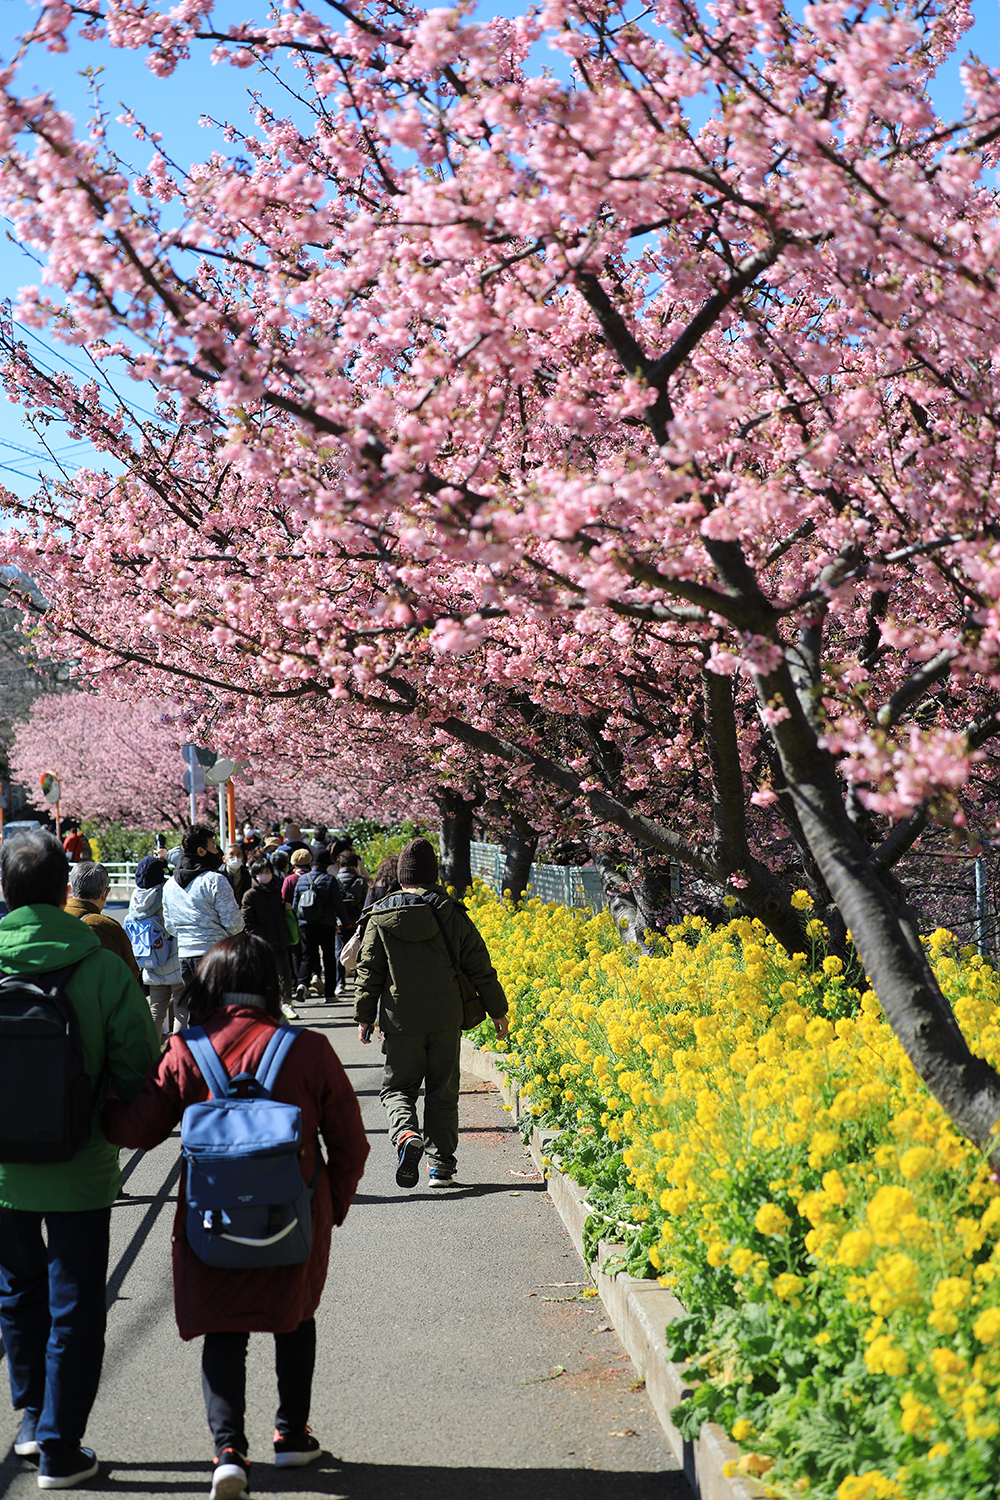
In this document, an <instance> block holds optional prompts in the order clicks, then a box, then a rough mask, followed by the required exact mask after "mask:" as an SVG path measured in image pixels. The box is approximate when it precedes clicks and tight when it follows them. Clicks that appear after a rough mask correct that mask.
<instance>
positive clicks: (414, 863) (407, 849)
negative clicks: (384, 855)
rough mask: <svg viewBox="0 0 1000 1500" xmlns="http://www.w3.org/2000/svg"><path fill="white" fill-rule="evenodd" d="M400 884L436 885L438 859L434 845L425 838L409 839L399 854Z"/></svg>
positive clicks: (398, 872)
mask: <svg viewBox="0 0 1000 1500" xmlns="http://www.w3.org/2000/svg"><path fill="white" fill-rule="evenodd" d="M397 875H398V878H399V883H400V885H437V878H438V861H437V855H436V854H435V853H434V845H433V844H431V843H428V841H427V839H411V840H410V842H409V843H408V844H406V845H405V846H404V847H403V848H402V849H401V850H400V854H399V865H398V868H397Z"/></svg>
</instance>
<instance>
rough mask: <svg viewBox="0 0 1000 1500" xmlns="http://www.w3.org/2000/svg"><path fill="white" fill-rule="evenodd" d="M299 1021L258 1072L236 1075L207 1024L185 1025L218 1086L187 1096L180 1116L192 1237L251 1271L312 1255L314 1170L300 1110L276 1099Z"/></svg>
mask: <svg viewBox="0 0 1000 1500" xmlns="http://www.w3.org/2000/svg"><path fill="white" fill-rule="evenodd" d="M301 1030H302V1028H301V1027H293V1026H279V1027H278V1029H277V1031H275V1033H274V1035H273V1036H272V1038H271V1040H270V1041H269V1042H268V1044H267V1050H266V1051H265V1053H264V1056H263V1057H262V1058H261V1060H260V1065H259V1067H258V1068H257V1072H256V1074H251V1073H240V1074H239V1075H238V1076H237V1077H236V1078H233V1079H230V1077H229V1075H228V1074H227V1072H226V1070H225V1069H224V1068H223V1066H222V1063H221V1062H220V1061H219V1055H218V1053H217V1052H216V1050H215V1048H214V1047H213V1046H212V1043H211V1041H210V1040H209V1038H208V1037H207V1036H206V1034H205V1030H204V1027H201V1026H192V1027H191V1028H190V1029H189V1030H188V1031H185V1032H182V1036H183V1037H184V1040H185V1042H186V1043H187V1045H188V1047H189V1048H190V1049H191V1054H192V1056H193V1057H194V1060H195V1062H196V1063H197V1064H198V1067H199V1069H200V1070H201V1074H202V1077H203V1078H204V1079H205V1082H206V1083H207V1084H208V1086H209V1088H210V1089H211V1091H212V1097H211V1098H209V1099H206V1100H205V1101H204V1102H203V1103H201V1104H189V1105H188V1107H187V1109H186V1110H185V1111H184V1118H183V1119H182V1121H181V1150H182V1151H183V1154H184V1158H185V1160H186V1162H187V1201H188V1212H187V1237H188V1243H189V1244H190V1246H191V1248H192V1250H193V1251H194V1253H195V1255H197V1257H198V1259H199V1260H203V1261H204V1262H205V1263H206V1265H209V1266H225V1267H228V1268H230V1269H242V1270H251V1269H254V1268H256V1267H258V1266H295V1265H300V1264H301V1263H302V1262H303V1261H305V1260H308V1259H309V1252H310V1250H311V1248H312V1195H313V1189H314V1188H315V1185H316V1178H315V1177H314V1178H313V1182H312V1185H311V1186H310V1185H308V1184H306V1183H305V1182H304V1181H303V1180H302V1171H301V1169H300V1167H299V1160H300V1155H299V1153H300V1151H301V1148H302V1111H301V1110H300V1109H299V1107H298V1105H297V1104H279V1103H278V1102H277V1100H275V1099H272V1098H270V1091H271V1090H272V1089H273V1088H274V1085H275V1082H276V1080H277V1077H278V1073H279V1071H280V1069H281V1065H282V1063H283V1062H284V1060H285V1058H286V1056H287V1055H288V1051H289V1048H290V1047H291V1046H292V1044H293V1043H294V1041H295V1038H296V1037H297V1036H298V1035H299V1032H300V1031H301ZM241 1090H242V1091H243V1097H240V1092H241ZM320 1165H321V1163H320V1162H317V1164H316V1176H317V1177H318V1176H319V1170H320Z"/></svg>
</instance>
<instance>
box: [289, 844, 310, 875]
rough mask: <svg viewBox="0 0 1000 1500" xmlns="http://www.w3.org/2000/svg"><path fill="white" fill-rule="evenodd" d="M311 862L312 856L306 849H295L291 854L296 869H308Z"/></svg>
mask: <svg viewBox="0 0 1000 1500" xmlns="http://www.w3.org/2000/svg"><path fill="white" fill-rule="evenodd" d="M312 862H313V857H312V855H311V854H310V853H309V850H308V849H296V851H295V853H294V854H293V855H292V864H293V865H294V866H295V868H296V870H308V868H309V866H310V865H311V864H312Z"/></svg>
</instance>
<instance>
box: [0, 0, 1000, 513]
mask: <svg viewBox="0 0 1000 1500" xmlns="http://www.w3.org/2000/svg"><path fill="white" fill-rule="evenodd" d="M164 8H165V9H166V8H168V7H167V5H166V4H165V5H164ZM794 8H796V9H797V8H798V7H797V6H795V7H794ZM526 9H527V3H526V0H501V3H499V4H494V5H493V6H492V7H490V13H492V14H503V15H516V14H519V13H520V12H522V11H524V10H526ZM262 10H263V6H262V5H261V4H260V3H259V0H257V3H254V0H220V3H219V5H218V6H217V8H216V14H215V18H214V19H215V23H216V25H217V26H219V27H220V29H222V28H223V27H224V26H225V25H228V24H229V23H230V22H235V21H239V20H243V19H246V18H247V17H248V16H249V15H253V14H255V13H256V14H260V13H261V12H262ZM486 10H487V7H486V5H485V4H481V5H480V10H479V14H480V15H482V14H484V13H486ZM34 12H35V7H34V6H33V5H32V4H29V3H28V0H5V3H4V4H3V5H2V7H0V59H2V60H4V61H6V60H8V59H9V58H10V57H11V55H12V54H13V52H14V50H15V46H16V38H17V36H18V34H19V33H20V32H22V31H23V30H25V29H26V28H27V26H28V25H30V23H31V17H32V14H33V13H34ZM974 14H975V17H976V22H975V26H974V27H973V30H972V31H971V32H970V33H969V34H968V35H967V36H966V38H965V40H964V43H963V47H962V53H961V55H963V56H964V55H965V53H966V52H968V51H970V50H971V51H974V52H976V53H978V55H979V56H980V57H981V58H982V59H983V60H984V61H986V62H988V63H992V64H996V63H997V61H998V58H1000V9H998V5H997V0H981V3H977V4H974ZM539 61H540V63H544V64H547V65H548V66H550V67H551V68H552V70H553V71H554V72H556V73H557V74H559V73H563V72H564V71H565V69H566V66H567V65H566V61H565V59H564V58H563V57H562V56H561V54H559V53H553V52H550V51H548V50H547V49H546V50H544V51H542V53H541V55H540V58H539ZM83 69H92V70H100V71H99V72H98V73H97V77H98V79H99V81H100V84H101V87H102V92H103V99H104V104H105V107H106V108H107V110H108V111H109V113H110V114H111V115H112V116H114V115H116V114H118V113H120V109H119V106H120V105H121V104H123V103H124V104H126V105H128V106H129V107H130V108H132V109H133V111H134V112H135V114H136V115H137V116H138V117H139V118H140V119H141V120H142V122H143V123H144V124H145V125H147V126H148V127H149V128H150V129H153V130H158V131H161V132H162V134H163V137H164V145H165V147H166V148H167V149H168V151H169V153H170V155H172V156H173V157H174V159H175V160H177V161H178V162H179V163H180V164H181V165H182V166H184V167H186V166H188V165H189V164H190V163H192V162H194V161H199V160H203V159H204V157H205V156H206V155H207V154H208V153H209V152H210V151H211V150H212V149H213V147H214V146H215V145H216V144H217V143H218V144H219V145H220V146H221V145H222V143H221V141H220V140H219V138H218V137H217V136H216V134H215V132H214V131H212V130H206V129H204V128H202V127H201V126H200V125H199V119H200V118H201V116H202V115H203V114H204V113H210V114H212V115H213V116H215V117H216V118H222V119H227V120H229V121H231V122H232V123H234V124H237V125H242V124H244V123H245V122H246V121H247V118H248V115H247V110H248V105H249V100H248V97H247V90H248V87H253V85H254V81H255V75H254V72H253V70H252V69H249V70H246V71H240V70H238V69H235V68H231V67H228V66H225V65H223V66H219V67H213V66H212V65H211V63H210V62H209V60H208V48H207V47H206V48H205V50H204V52H203V53H200V54H198V55H196V56H195V57H194V58H193V59H192V60H191V61H190V62H189V63H186V64H183V65H182V66H181V67H179V68H178V69H177V71H176V72H175V73H174V75H173V76H172V77H170V78H166V79H160V78H156V77H154V76H153V75H152V74H151V73H150V72H149V70H148V69H147V68H146V66H145V64H144V62H143V60H142V56H141V54H137V53H134V52H128V51H122V50H117V51H116V50H113V49H112V48H110V47H109V46H107V45H106V44H104V43H96V44H94V43H90V44H86V43H77V44H75V45H71V47H70V50H69V52H67V53H63V54H59V53H48V52H42V51H37V50H36V51H34V52H33V54H32V56H31V59H30V61H29V62H28V63H27V65H26V66H25V67H24V68H23V69H22V72H21V75H20V86H21V88H22V90H23V91H24V92H29V91H30V92H32V93H33V92H35V91H36V90H38V91H41V90H51V91H52V92H53V94H54V95H55V98H56V99H57V101H58V102H59V104H60V105H61V106H62V107H63V108H65V109H67V110H68V111H69V112H70V113H71V114H72V115H73V116H74V117H75V118H76V119H77V120H80V119H82V118H85V117H86V115H87V114H88V112H89V97H90V89H91V82H90V80H88V79H87V78H86V77H84V76H82V73H81V70H83ZM958 69H959V58H957V57H956V58H953V59H951V60H950V61H949V63H948V64H947V66H946V67H945V68H943V69H942V70H941V72H940V74H939V76H938V79H937V81H936V86H935V89H934V95H935V102H936V104H937V107H938V110H939V112H940V113H941V114H942V115H943V116H944V117H945V118H955V117H956V116H957V115H959V114H960V113H961V109H962V91H961V85H960V81H959V74H958ZM265 83H266V80H265ZM213 137H214V139H213ZM114 144H115V147H116V149H117V150H118V151H119V152H120V153H121V155H122V156H123V157H125V158H126V159H127V160H130V161H131V163H132V165H134V166H135V167H136V168H139V169H141V168H144V167H145V166H146V165H147V164H148V162H149V160H150V157H151V155H152V148H151V146H150V145H149V144H148V143H143V142H138V141H135V140H133V139H132V137H131V133H130V132H129V131H127V130H126V129H124V128H119V129H118V130H117V134H116V136H115V138H114ZM223 149H225V148H224V146H223ZM37 279H38V277H37V268H36V266H35V264H34V262H33V261H32V260H31V259H30V258H29V257H28V256H27V255H26V254H25V253H24V252H23V251H22V250H21V248H20V247H19V246H18V245H16V244H14V243H12V242H11V240H10V238H9V236H5V237H4V238H0V298H7V297H14V296H15V294H16V292H17V290H18V288H19V287H21V286H24V285H26V284H29V283H31V282H34V281H36V280H37ZM25 336H26V337H27V338H28V339H29V342H31V343H32V345H33V348H34V350H35V352H36V353H37V354H38V355H39V356H40V357H41V359H42V360H44V361H45V362H46V363H48V364H50V365H52V366H60V367H63V368H71V369H72V368H75V369H77V370H81V371H82V370H84V369H85V366H86V356H84V355H81V354H80V352H79V351H72V352H65V351H63V350H62V349H61V348H60V347H59V346H58V345H55V346H53V345H52V343H51V342H50V341H49V340H47V339H41V340H40V339H39V337H38V335H35V334H33V333H31V332H30V331H29V332H28V333H27V334H26V335H25ZM124 384H125V388H126V389H128V390H129V392H130V394H131V393H134V395H135V397H137V398H138V399H139V400H140V401H141V400H142V398H141V396H140V393H139V391H138V390H137V389H135V388H134V387H132V386H131V382H128V381H125V383H124ZM47 439H48V442H49V443H50V445H51V447H52V450H53V452H54V453H55V455H56V456H57V457H58V458H59V459H60V461H61V462H63V463H64V464H66V465H67V466H70V467H71V466H73V465H74V464H78V463H85V462H87V461H88V457H89V456H90V450H89V448H88V447H87V445H86V444H82V443H74V442H73V441H72V439H71V438H70V437H69V435H68V433H66V432H65V431H64V430H59V429H56V428H52V429H50V430H49V433H48V435H47ZM39 464H42V465H43V466H44V468H45V470H46V472H49V473H52V472H54V466H53V464H52V462H51V460H49V459H48V458H47V456H46V455H45V453H44V451H43V450H42V449H41V447H40V445H39V440H38V437H37V436H36V434H35V433H34V432H32V431H31V430H30V429H29V428H26V427H25V426H24V424H23V414H22V412H21V411H20V409H19V408H18V407H17V406H15V405H12V404H11V403H10V402H8V401H6V400H4V398H3V396H2V395H0V482H2V483H3V484H5V485H6V486H8V487H9V488H10V489H12V490H14V491H15V492H16V493H18V494H21V495H28V494H30V493H31V492H32V490H33V489H34V487H35V483H36V480H35V478H34V476H35V474H36V473H37V472H38V467H39Z"/></svg>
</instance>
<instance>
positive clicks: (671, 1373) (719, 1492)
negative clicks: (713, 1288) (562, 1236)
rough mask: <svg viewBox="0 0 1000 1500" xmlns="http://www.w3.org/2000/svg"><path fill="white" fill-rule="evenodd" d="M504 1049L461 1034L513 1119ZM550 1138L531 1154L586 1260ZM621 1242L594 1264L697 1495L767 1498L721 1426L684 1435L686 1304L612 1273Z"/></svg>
mask: <svg viewBox="0 0 1000 1500" xmlns="http://www.w3.org/2000/svg"><path fill="white" fill-rule="evenodd" d="M498 1056H499V1054H497V1053H493V1052H481V1051H479V1050H478V1049H477V1048H476V1047H475V1046H474V1045H473V1043H472V1042H470V1041H467V1040H466V1039H465V1038H464V1037H463V1038H462V1071H463V1072H465V1073H471V1074H472V1075H473V1077H475V1078H481V1079H483V1080H484V1081H485V1082H488V1083H493V1084H495V1085H496V1087H497V1088H498V1089H499V1091H500V1093H501V1094H502V1095H503V1098H504V1101H505V1103H507V1104H508V1105H509V1106H510V1111H511V1115H512V1117H513V1119H514V1120H518V1119H519V1118H520V1116H521V1115H522V1114H523V1113H524V1110H523V1108H522V1106H521V1100H520V1097H519V1095H518V1092H517V1089H516V1086H515V1085H513V1084H511V1083H510V1081H509V1080H508V1078H507V1077H506V1075H505V1074H504V1073H503V1072H502V1071H501V1069H500V1068H499V1066H498V1064H497V1057H498ZM551 1139H552V1133H551V1132H549V1133H548V1134H543V1133H542V1132H541V1131H539V1130H538V1129H537V1128H533V1129H532V1132H531V1155H532V1158H533V1160H534V1162H535V1165H536V1166H537V1167H538V1169H539V1171H541V1172H543V1173H544V1174H545V1176H546V1177H547V1180H548V1190H549V1195H550V1196H551V1198H552V1201H553V1203H554V1205H555V1207H556V1209H557V1211H558V1213H559V1216H560V1218H561V1219H562V1221H563V1223H564V1224H565V1226H566V1228H567V1230H568V1231H569V1236H570V1239H571V1240H572V1241H573V1244H574V1245H575V1247H576V1250H577V1253H578V1255H579V1256H580V1259H581V1260H583V1261H584V1264H586V1257H585V1256H584V1253H583V1226H584V1224H585V1223H586V1220H587V1212H588V1209H587V1202H586V1193H585V1191H584V1189H583V1188H581V1187H579V1186H578V1184H577V1183H575V1182H573V1181H572V1179H571V1178H569V1177H567V1176H566V1175H565V1174H564V1173H562V1172H560V1171H559V1170H558V1168H557V1167H555V1166H545V1167H543V1166H542V1157H543V1155H544V1154H545V1151H546V1143H547V1142H548V1141H549V1140H551ZM616 1248H620V1247H616V1246H614V1245H607V1244H605V1243H604V1242H602V1243H601V1253H600V1256H599V1257H598V1259H597V1260H596V1261H594V1263H593V1265H591V1266H589V1267H588V1269H589V1271H590V1274H591V1276H592V1277H593V1279H594V1284H595V1286H596V1287H597V1289H598V1292H599V1293H600V1297H601V1301H602V1302H603V1304H604V1307H605V1310H606V1312H607V1314H608V1318H609V1320H610V1321H611V1323H612V1325H613V1326H614V1329H615V1332H616V1333H617V1335H618V1337H619V1339H620V1340H621V1342H622V1344H623V1345H624V1347H625V1349H626V1350H627V1351H628V1354H629V1357H630V1358H631V1360H632V1363H633V1364H634V1365H635V1367H636V1369H637V1370H638V1372H639V1374H640V1376H641V1377H642V1378H643V1379H644V1380H645V1382H646V1394H647V1395H648V1397H649V1400H650V1404H651V1405H652V1408H653V1411H654V1412H655V1414H656V1418H657V1420H658V1421H659V1423H660V1426H661V1427H662V1428H663V1431H664V1433H665V1434H666V1438H667V1441H668V1443H669V1444H670V1446H671V1448H672V1449H673V1452H674V1456H675V1457H676V1459H677V1462H678V1463H679V1464H680V1465H681V1466H682V1468H683V1470H684V1474H685V1476H686V1478H687V1480H688V1483H689V1484H690V1485H691V1488H692V1489H693V1490H694V1492H695V1495H696V1496H697V1497H698V1500H762V1497H763V1496H765V1495H766V1494H767V1491H766V1490H765V1489H764V1488H763V1487H762V1486H761V1485H758V1484H757V1483H755V1481H754V1480H753V1479H750V1478H745V1477H744V1476H742V1475H734V1476H733V1477H732V1478H727V1477H726V1475H725V1473H724V1469H725V1466H726V1465H727V1464H729V1463H735V1462H736V1461H737V1460H738V1458H739V1456H740V1450H739V1448H737V1446H736V1444H735V1443H733V1442H732V1441H731V1440H730V1438H728V1437H727V1436H726V1434H725V1432H724V1431H723V1429H722V1428H721V1427H719V1426H717V1425H716V1424H715V1423H714V1422H713V1423H706V1424H705V1426H704V1427H702V1429H701V1432H700V1434H699V1436H698V1438H697V1440H696V1441H695V1442H693V1443H692V1442H690V1441H688V1440H687V1439H686V1438H682V1437H681V1435H680V1433H679V1432H678V1431H677V1428H676V1427H675V1426H674V1424H673V1422H672V1421H671V1419H670V1414H671V1412H672V1411H673V1409H674V1407H675V1406H676V1405H677V1404H678V1402H679V1401H680V1400H681V1399H682V1398H683V1396H684V1394H685V1382H684V1368H683V1366H682V1365H676V1364H672V1363H671V1361H670V1360H669V1359H668V1357H667V1346H666V1340H665V1338H664V1329H665V1328H666V1326H667V1324H668V1323H672V1322H674V1321H675V1320H676V1319H677V1318H682V1317H683V1316H684V1308H683V1307H682V1306H681V1304H680V1303H679V1302H678V1301H677V1298H676V1297H674V1296H673V1295H672V1294H671V1293H670V1292H668V1291H666V1290H665V1289H664V1288H663V1287H661V1286H659V1285H658V1284H657V1283H656V1282H655V1281H638V1280H636V1278H635V1277H632V1276H628V1275H627V1274H626V1273H625V1272H624V1271H621V1272H619V1273H618V1275H616V1276H606V1275H605V1274H604V1272H603V1271H601V1269H600V1267H601V1265H602V1263H604V1262H606V1260H607V1258H608V1256H609V1255H612V1254H614V1253H615V1250H616Z"/></svg>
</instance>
